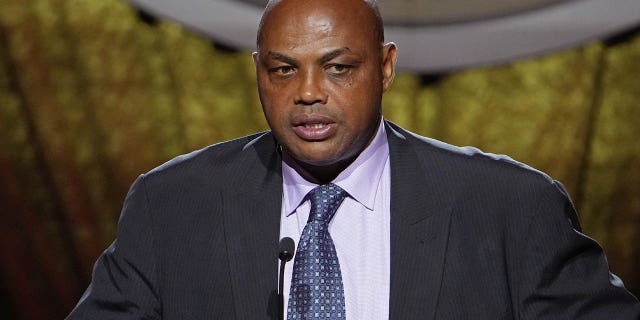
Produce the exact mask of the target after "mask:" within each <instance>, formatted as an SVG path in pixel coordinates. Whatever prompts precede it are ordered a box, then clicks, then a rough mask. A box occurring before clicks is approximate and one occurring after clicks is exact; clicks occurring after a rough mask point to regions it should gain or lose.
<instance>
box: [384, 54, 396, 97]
mask: <svg viewBox="0 0 640 320" xmlns="http://www.w3.org/2000/svg"><path fill="white" fill-rule="evenodd" d="M396 58H397V57H396V44H395V43H393V42H389V43H386V44H385V45H384V46H382V91H387V89H389V87H391V83H393V78H394V77H395V75H396Z"/></svg>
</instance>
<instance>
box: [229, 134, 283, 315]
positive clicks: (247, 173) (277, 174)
mask: <svg viewBox="0 0 640 320" xmlns="http://www.w3.org/2000/svg"><path fill="white" fill-rule="evenodd" d="M236 160H237V161H238V163H237V164H235V165H236V167H237V168H239V169H238V170H236V172H240V173H241V174H239V175H238V176H237V177H232V178H231V179H232V180H233V181H235V185H236V186H235V187H230V188H229V189H228V190H226V191H224V192H223V193H224V195H223V196H222V197H221V199H222V201H223V204H222V205H223V210H224V223H225V226H224V229H225V237H226V239H227V240H226V242H227V252H228V255H229V256H228V260H229V265H230V268H231V274H230V276H231V284H232V286H233V296H234V304H235V310H236V316H237V318H238V319H258V318H263V319H267V318H273V319H275V317H276V316H277V309H276V308H277V304H276V301H277V300H276V296H275V293H276V290H277V283H278V282H277V279H278V278H277V277H278V273H277V268H278V241H279V232H280V211H281V202H282V175H281V162H280V157H279V154H278V152H277V151H276V147H275V142H274V140H273V138H272V136H271V135H270V134H265V135H264V136H262V137H260V138H258V139H256V140H254V141H253V142H251V143H249V144H248V145H247V146H245V148H244V149H243V151H242V155H241V156H240V157H238V159H236Z"/></svg>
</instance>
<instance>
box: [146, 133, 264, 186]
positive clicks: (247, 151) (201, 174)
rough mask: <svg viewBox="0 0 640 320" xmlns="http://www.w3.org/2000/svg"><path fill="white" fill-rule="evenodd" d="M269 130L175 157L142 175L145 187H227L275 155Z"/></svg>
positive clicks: (262, 165)
mask: <svg viewBox="0 0 640 320" xmlns="http://www.w3.org/2000/svg"><path fill="white" fill-rule="evenodd" d="M275 150H276V147H275V141H274V139H273V137H272V135H271V133H270V132H269V131H265V132H260V133H256V134H253V135H249V136H245V137H241V138H237V139H234V140H230V141H225V142H220V143H217V144H214V145H210V146H207V147H205V148H202V149H200V150H196V151H193V152H190V153H188V154H183V155H180V156H177V157H175V158H173V159H171V160H169V161H167V162H165V163H163V164H162V165H160V166H158V167H156V168H154V169H152V170H150V171H149V172H147V173H145V174H143V175H142V179H144V180H145V183H146V184H147V185H150V186H153V185H160V186H162V187H164V188H166V187H169V186H185V185H188V186H197V185H202V184H207V185H208V186H209V187H210V186H211V185H228V183H230V182H233V181H236V180H237V178H238V177H240V176H242V175H243V173H245V172H247V168H255V167H265V164H264V162H266V161H268V160H265V159H268V158H272V157H273V155H274V154H275Z"/></svg>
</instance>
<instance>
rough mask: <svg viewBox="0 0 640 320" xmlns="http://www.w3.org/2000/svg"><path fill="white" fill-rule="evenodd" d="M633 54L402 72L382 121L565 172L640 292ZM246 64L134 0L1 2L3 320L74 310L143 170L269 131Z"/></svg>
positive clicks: (638, 82)
mask: <svg viewBox="0 0 640 320" xmlns="http://www.w3.org/2000/svg"><path fill="white" fill-rule="evenodd" d="M390 40H392V39H390ZM399 51H400V58H401V57H402V54H401V53H402V48H399ZM428 58H429V57H425V59H428ZM639 61H640V37H639V36H635V37H633V36H632V37H629V38H627V39H625V40H624V41H621V42H618V43H615V44H607V45H605V44H603V43H592V44H589V45H587V46H584V47H581V48H578V49H573V50H567V51H563V52H559V53H553V54H549V55H546V56H543V57H539V58H532V59H527V60H523V61H520V62H516V63H512V64H509V65H505V66H497V67H485V68H477V69H473V70H467V71H461V72H457V73H454V74H451V75H447V76H443V77H441V78H440V79H438V81H425V80H429V79H426V78H425V77H420V76H419V75H414V74H407V73H400V74H398V76H397V78H396V81H395V83H394V85H393V87H392V89H391V91H390V92H388V93H387V95H386V96H385V97H384V100H383V103H384V112H385V117H387V118H388V119H390V120H392V121H394V122H397V123H399V124H400V125H402V126H404V127H406V128H408V129H410V130H412V131H414V132H417V133H420V134H423V135H426V136H430V137H434V138H436V139H440V140H443V141H446V142H449V143H452V144H456V145H473V146H477V147H479V148H481V149H483V150H484V151H488V152H493V153H503V154H508V155H510V156H512V157H513V158H514V159H516V160H519V161H523V162H525V163H527V164H529V165H532V166H533V167H536V168H538V169H540V170H542V171H545V172H547V173H548V174H550V175H551V176H553V177H555V178H557V179H559V180H560V181H562V182H563V183H564V184H565V186H566V187H567V188H568V190H569V191H570V193H571V194H572V196H573V199H574V201H575V205H576V207H578V209H579V215H580V218H581V221H582V225H583V229H584V230H585V232H586V233H587V234H589V235H591V236H592V237H593V238H595V239H596V240H597V241H598V242H600V243H601V244H602V245H603V247H604V248H605V250H606V252H607V254H608V258H609V262H610V266H611V269H612V270H613V271H614V272H615V273H617V274H618V275H620V276H621V277H622V278H623V280H624V281H625V283H626V285H627V287H628V288H629V289H630V290H631V291H632V292H634V293H635V294H636V295H638V294H640V274H638V270H640V192H638V190H636V189H638V187H640V141H639V139H638V138H639V137H640V78H639V77H638V75H639V74H640V62H639ZM253 72H254V70H253V65H252V62H251V57H250V54H249V53H248V52H239V53H231V52H227V51H225V50H220V49H216V47H215V46H213V45H212V43H211V42H210V41H209V40H207V39H205V38H203V37H200V36H198V35H196V34H193V33H190V32H188V31H185V30H184V29H183V28H182V27H180V26H178V25H176V24H174V23H170V22H166V21H158V23H151V24H149V23H145V22H142V21H141V19H139V17H138V15H137V13H136V11H135V10H134V9H132V8H131V7H130V5H129V4H128V3H126V1H124V0H91V1H89V0H86V1H71V0H3V1H2V3H0V201H1V202H0V208H1V211H0V219H1V221H2V223H1V224H0V248H2V254H1V255H0V319H54V318H63V317H64V316H65V315H66V313H68V312H69V311H70V310H71V308H72V307H73V305H74V304H75V303H76V301H77V299H78V298H79V297H80V295H81V293H82V291H83V290H84V288H85V287H86V285H87V284H88V282H89V280H90V274H91V269H92V265H93V262H94V261H95V259H96V258H97V257H98V255H99V254H100V253H101V252H102V251H103V250H104V249H105V248H106V246H108V245H109V243H110V242H111V241H112V240H113V238H114V235H115V229H116V224H117V220H118V216H119V212H120V208H121V206H122V202H123V199H124V196H125V194H126V192H127V190H128V188H129V185H130V184H131V183H132V182H133V180H134V179H135V178H136V176H137V175H138V174H140V173H143V172H145V171H148V170H150V169H151V168H153V167H155V166H158V165H159V164H161V163H163V162H165V161H167V160H169V159H170V158H172V157H174V156H176V155H178V154H181V153H185V152H189V151H191V150H194V149H198V148H201V147H204V146H206V145H209V144H212V143H216V142H220V141H224V140H228V139H232V138H234V137H238V136H241V135H245V134H249V133H252V132H255V131H260V130H265V129H266V128H267V126H266V123H265V121H264V120H263V116H262V111H261V109H260V104H259V101H258V98H257V91H256V88H255V87H256V83H255V78H254V73H253Z"/></svg>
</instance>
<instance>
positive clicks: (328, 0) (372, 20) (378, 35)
mask: <svg viewBox="0 0 640 320" xmlns="http://www.w3.org/2000/svg"><path fill="white" fill-rule="evenodd" d="M313 4H316V5H317V4H319V5H320V6H322V7H326V8H331V7H333V8H335V9H338V10H340V11H343V12H345V13H346V14H349V13H348V10H346V9H347V8H353V9H356V10H357V11H353V12H352V13H351V14H353V15H358V16H360V17H364V19H363V21H364V22H365V23H364V25H362V28H364V29H368V30H369V31H370V32H369V34H370V35H371V39H372V41H376V42H377V43H379V44H382V43H383V42H384V26H383V22H382V16H381V15H380V10H379V9H378V5H377V3H376V1H375V0H321V1H320V0H269V2H268V3H267V6H266V7H265V10H264V12H263V14H262V18H261V19H260V25H259V27H258V34H257V39H256V42H257V43H256V44H257V47H258V48H260V43H261V41H262V39H263V37H264V32H265V25H266V24H267V23H268V22H269V21H270V20H271V19H274V18H275V19H296V18H298V19H299V18H304V17H305V16H307V15H308V14H309V11H307V10H304V9H303V8H305V7H312V5H313ZM276 8H281V9H282V11H284V12H282V13H281V12H277V11H276V14H273V13H274V11H275V9H276ZM294 8H299V9H303V10H293V9H294ZM274 16H275V17H274Z"/></svg>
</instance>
